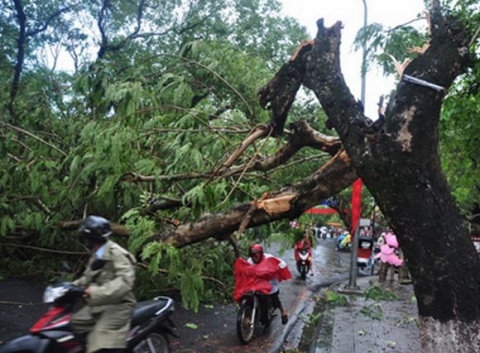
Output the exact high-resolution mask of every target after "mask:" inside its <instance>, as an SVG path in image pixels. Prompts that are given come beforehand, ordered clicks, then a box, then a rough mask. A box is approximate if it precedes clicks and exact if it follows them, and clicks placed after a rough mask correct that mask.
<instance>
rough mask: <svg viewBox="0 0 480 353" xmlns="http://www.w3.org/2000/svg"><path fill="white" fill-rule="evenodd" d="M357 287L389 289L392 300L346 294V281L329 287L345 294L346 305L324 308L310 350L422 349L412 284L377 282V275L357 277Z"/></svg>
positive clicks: (401, 352) (373, 352) (411, 352)
mask: <svg viewBox="0 0 480 353" xmlns="http://www.w3.org/2000/svg"><path fill="white" fill-rule="evenodd" d="M356 282H357V286H358V287H359V289H360V290H361V291H365V290H367V289H369V288H372V286H374V285H375V286H378V287H381V288H387V287H389V288H391V292H392V293H393V294H395V296H396V297H397V298H396V299H393V300H379V301H377V300H372V299H368V300H366V299H365V294H346V293H345V292H346V291H345V288H346V285H347V284H348V281H347V282H341V283H337V284H335V285H333V286H332V287H331V288H330V290H333V291H335V292H337V293H338V294H341V295H345V296H346V298H347V299H348V303H347V304H346V305H345V306H338V305H337V306H333V307H331V308H330V309H327V310H326V312H325V314H324V316H323V318H322V320H321V322H320V323H319V330H317V332H318V333H317V336H316V337H315V338H314V342H313V344H312V346H311V348H310V353H367V352H368V353H380V352H382V353H385V352H387V353H389V352H391V353H416V352H421V346H420V337H419V327H418V312H417V305H416V301H415V297H414V294H413V286H412V284H408V285H401V284H398V281H397V280H395V281H394V282H393V283H392V282H386V284H388V285H386V284H384V285H383V286H380V285H379V284H378V276H372V277H370V276H369V277H359V278H357V281H356Z"/></svg>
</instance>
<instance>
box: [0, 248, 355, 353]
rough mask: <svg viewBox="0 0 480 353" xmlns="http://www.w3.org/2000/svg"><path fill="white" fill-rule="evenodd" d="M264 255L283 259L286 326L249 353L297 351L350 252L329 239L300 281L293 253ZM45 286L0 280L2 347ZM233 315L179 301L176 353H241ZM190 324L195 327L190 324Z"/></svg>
mask: <svg viewBox="0 0 480 353" xmlns="http://www.w3.org/2000/svg"><path fill="white" fill-rule="evenodd" d="M265 250H266V252H270V253H272V254H274V255H277V256H280V257H281V258H282V259H284V260H285V261H286V262H287V263H288V265H289V268H290V270H291V272H292V275H293V278H292V279H291V280H289V281H286V282H282V283H280V293H281V294H280V297H281V300H282V303H283V305H284V306H285V307H286V308H287V309H288V311H289V322H288V323H287V325H282V324H281V322H280V318H279V316H278V317H277V318H276V319H275V320H274V322H273V323H272V325H271V326H270V328H269V329H268V331H266V332H260V333H259V334H258V335H257V336H256V337H255V338H254V340H253V341H252V342H251V343H250V344H249V345H248V352H250V353H257V352H258V353H260V352H279V351H282V350H286V349H294V348H296V347H297V346H298V344H299V342H300V340H301V338H302V335H303V329H304V327H305V325H306V323H307V321H308V315H309V314H310V313H311V312H312V310H313V306H314V303H313V300H312V296H313V295H314V294H315V293H318V291H319V290H320V289H321V288H323V287H326V286H329V285H330V284H332V283H334V282H338V281H341V280H345V279H347V278H348V272H349V265H350V256H351V255H350V253H339V252H337V251H336V250H335V247H334V241H333V239H325V240H323V239H319V240H318V242H317V247H316V248H315V249H314V252H313V259H314V276H307V278H306V279H305V280H302V279H301V278H300V276H299V274H298V272H297V270H296V267H295V263H294V262H295V261H294V255H293V249H288V250H286V251H285V252H283V253H281V254H280V251H279V247H278V245H275V244H274V245H271V246H266V249H265ZM44 288H45V284H44V283H42V282H39V281H38V282H37V281H31V280H29V281H26V280H19V279H4V280H2V281H0V345H3V344H4V343H6V342H8V341H10V340H12V339H14V338H16V337H19V336H21V335H23V334H26V333H27V332H28V329H29V327H30V326H31V325H32V324H33V323H34V322H35V321H36V320H37V319H38V318H39V317H40V316H41V314H42V313H43V312H44V311H45V310H46V306H45V305H44V304H43V303H42V294H43V290H44ZM236 310H237V307H236V306H235V305H234V304H233V303H232V304H228V305H220V304H219V305H213V306H210V305H208V306H203V305H201V306H200V308H199V311H198V312H197V313H194V312H192V311H189V310H185V309H183V308H182V307H181V304H180V303H179V302H177V304H176V311H175V313H174V315H173V320H174V322H175V324H176V326H177V329H176V333H177V334H178V336H179V338H178V339H173V340H172V347H173V351H174V352H178V353H187V352H189V353H217V352H218V353H220V352H222V353H227V352H245V351H246V347H245V346H244V345H242V344H241V343H240V342H239V340H238V338H237V335H236ZM192 324H193V325H192Z"/></svg>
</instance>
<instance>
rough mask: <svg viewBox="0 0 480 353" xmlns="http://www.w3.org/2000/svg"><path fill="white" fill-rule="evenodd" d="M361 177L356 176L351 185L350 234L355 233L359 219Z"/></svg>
mask: <svg viewBox="0 0 480 353" xmlns="http://www.w3.org/2000/svg"><path fill="white" fill-rule="evenodd" d="M362 186H363V182H362V179H360V178H358V179H357V180H355V181H354V182H353V187H352V231H351V234H352V235H353V234H354V233H355V229H356V228H357V225H358V221H359V220H360V214H361V210H362Z"/></svg>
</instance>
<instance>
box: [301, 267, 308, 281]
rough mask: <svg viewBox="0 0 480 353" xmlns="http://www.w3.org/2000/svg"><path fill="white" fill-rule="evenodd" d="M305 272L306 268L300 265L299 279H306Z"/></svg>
mask: <svg viewBox="0 0 480 353" xmlns="http://www.w3.org/2000/svg"><path fill="white" fill-rule="evenodd" d="M307 272H308V268H307V266H305V265H302V266H301V267H300V278H301V279H305V278H307Z"/></svg>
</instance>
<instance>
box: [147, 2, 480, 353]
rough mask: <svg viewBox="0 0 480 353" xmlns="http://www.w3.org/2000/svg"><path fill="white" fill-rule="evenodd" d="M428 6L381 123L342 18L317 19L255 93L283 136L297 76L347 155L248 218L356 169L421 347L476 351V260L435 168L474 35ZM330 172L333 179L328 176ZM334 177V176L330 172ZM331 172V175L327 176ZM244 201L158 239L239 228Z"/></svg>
mask: <svg viewBox="0 0 480 353" xmlns="http://www.w3.org/2000/svg"><path fill="white" fill-rule="evenodd" d="M431 6H432V7H431V11H430V19H431V38H430V43H429V46H428V47H425V48H426V50H425V51H424V52H423V53H422V54H421V55H419V56H418V57H417V58H415V59H414V60H412V61H411V62H410V63H409V65H408V66H406V67H405V68H403V72H402V77H401V80H400V82H399V83H398V86H397V89H396V92H395V93H394V95H393V96H392V97H391V99H390V103H389V105H388V107H387V110H386V112H385V123H384V124H383V125H377V126H375V127H372V126H371V125H369V124H367V123H366V121H367V119H366V117H365V116H364V112H363V107H362V106H361V104H359V103H358V102H357V101H356V100H355V98H354V97H353V95H352V94H351V92H350V90H349V89H348V87H347V85H346V83H345V81H344V79H343V75H342V72H341V68H340V51H339V48H340V39H341V28H342V24H341V23H340V22H337V23H336V24H334V25H333V26H332V27H330V28H326V27H325V26H324V23H323V20H319V21H318V22H317V26H318V33H317V36H316V38H315V40H314V41H313V42H309V43H305V44H304V45H302V48H301V49H300V50H299V51H298V53H297V55H296V56H295V58H294V59H293V61H292V62H290V63H287V64H285V66H284V67H283V68H282V70H280V72H279V73H278V74H277V76H276V77H275V78H274V80H272V81H271V84H270V85H267V86H266V87H265V88H264V89H263V90H262V91H261V93H262V96H261V100H262V104H263V106H268V108H269V109H271V110H272V112H273V116H272V126H273V128H274V131H275V133H276V134H281V133H282V130H283V126H284V123H285V119H286V117H287V114H286V111H288V109H289V106H290V104H291V102H292V101H293V97H294V95H295V93H296V90H297V89H298V87H299V86H300V83H301V84H303V85H305V86H306V87H308V88H309V89H311V90H312V91H313V92H314V93H315V95H316V96H317V98H318V100H319V102H320V104H321V105H322V107H323V109H324V110H325V112H326V113H327V115H328V117H329V124H330V125H331V126H332V127H333V128H334V129H335V130H336V132H337V133H338V134H339V136H340V138H341V140H342V143H343V146H344V148H345V150H346V152H347V153H348V156H349V157H350V158H351V163H352V164H353V166H354V168H355V171H356V173H355V172H354V171H353V169H352V168H351V165H350V163H349V161H348V157H347V156H346V155H345V154H344V153H343V152H342V153H341V154H339V155H337V156H336V157H335V158H334V159H333V160H332V161H331V162H330V163H329V164H327V165H326V166H324V167H323V168H321V169H320V170H319V172H318V173H317V174H316V175H314V176H312V178H310V179H309V180H307V181H305V183H301V184H298V185H296V186H295V187H291V188H287V189H285V190H282V191H280V192H278V193H275V194H274V195H269V198H270V199H272V198H273V199H275V198H277V197H281V196H284V195H292V198H291V200H290V201H289V202H288V205H287V206H286V207H283V208H282V211H281V212H278V213H273V214H268V212H266V211H265V210H262V209H258V210H256V211H255V214H254V215H253V216H252V217H251V221H250V223H249V225H248V226H254V225H258V224H263V223H267V222H271V221H274V220H277V219H280V218H285V217H296V216H298V215H299V214H300V213H302V212H303V211H304V210H305V209H307V208H308V207H310V206H312V205H314V204H315V203H317V202H318V201H319V200H321V199H324V198H326V197H328V196H330V195H331V194H334V193H335V192H338V191H339V190H341V189H342V188H345V187H347V186H348V185H350V184H351V182H352V181H353V180H354V179H355V178H356V175H357V174H358V176H360V177H361V178H362V180H363V181H364V183H365V185H366V186H367V187H368V189H369V190H370V192H371V193H372V195H373V196H374V197H375V200H376V202H377V203H378V205H379V206H380V208H381V210H382V212H383V213H384V215H385V216H386V217H387V218H388V220H389V222H390V224H391V226H392V227H393V229H394V231H395V233H396V234H397V235H398V238H399V241H400V245H401V247H402V249H403V250H404V253H405V257H406V261H407V264H408V268H409V269H410V272H411V275H412V278H413V282H414V290H415V294H416V297H417V302H418V310H419V316H420V324H421V341H422V349H423V351H424V352H474V351H478V350H480V336H479V335H478V334H477V333H478V331H479V329H480V302H479V301H478V298H479V296H480V260H479V258H478V255H477V253H476V251H475V249H474V246H473V244H472V242H471V240H470V238H469V234H468V232H467V230H466V228H465V226H464V224H463V221H462V217H461V215H460V212H459V210H458V208H457V206H456V204H455V200H454V198H453V197H452V195H451V193H450V191H449V187H448V184H447V182H446V179H445V177H444V174H443V172H442V169H441V164H440V161H441V160H440V154H439V147H438V123H439V117H440V111H441V107H442V102H443V99H444V97H445V95H446V93H447V92H448V89H449V88H450V87H451V85H452V84H453V82H454V80H455V79H456V78H457V77H458V76H459V75H461V74H462V73H463V72H465V70H466V69H467V68H468V67H469V65H470V63H471V61H470V60H471V57H470V54H469V45H470V44H471V39H472V38H471V36H469V34H468V33H467V32H466V31H465V29H464V27H463V25H462V24H461V23H460V22H459V21H458V20H457V19H455V18H453V17H450V16H444V15H443V14H442V13H441V8H440V4H439V2H438V1H432V4H431ZM331 178H335V179H331ZM337 178H338V179H337ZM332 180H335V182H333V181H332ZM248 210H249V207H248V205H245V206H243V207H239V208H235V209H233V210H232V211H231V212H229V213H226V214H221V215H214V216H209V217H208V219H202V220H200V221H199V222H198V223H193V224H189V225H183V226H180V227H178V228H177V229H176V230H175V231H173V232H165V233H163V234H160V235H157V236H156V239H158V240H161V241H166V242H170V243H172V244H175V245H176V246H183V245H185V244H187V243H192V242H196V241H201V240H203V239H205V238H206V237H209V236H213V234H214V232H215V234H229V233H231V232H233V231H235V230H236V227H237V226H238V225H239V224H240V222H241V220H242V217H244V216H245V215H246V213H247V211H248Z"/></svg>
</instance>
